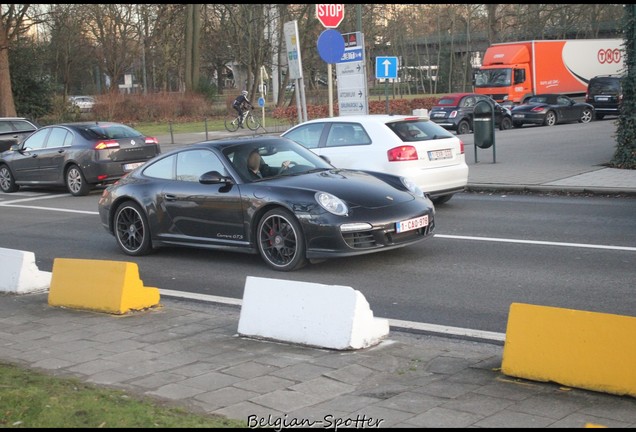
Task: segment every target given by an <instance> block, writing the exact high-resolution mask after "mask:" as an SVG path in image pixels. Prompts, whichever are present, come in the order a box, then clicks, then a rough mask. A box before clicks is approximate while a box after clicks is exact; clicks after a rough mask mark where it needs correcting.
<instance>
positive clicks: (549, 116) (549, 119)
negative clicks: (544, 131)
mask: <svg viewBox="0 0 636 432" xmlns="http://www.w3.org/2000/svg"><path fill="white" fill-rule="evenodd" d="M555 124H556V114H554V111H548V112H547V113H546V115H545V120H543V125H544V126H554V125H555Z"/></svg>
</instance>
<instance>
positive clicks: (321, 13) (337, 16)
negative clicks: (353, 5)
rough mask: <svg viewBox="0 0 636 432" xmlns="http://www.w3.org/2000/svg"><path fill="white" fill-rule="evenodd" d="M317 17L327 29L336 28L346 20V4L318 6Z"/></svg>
mask: <svg viewBox="0 0 636 432" xmlns="http://www.w3.org/2000/svg"><path fill="white" fill-rule="evenodd" d="M316 17H317V18H318V19H319V20H320V22H321V23H322V25H323V26H325V27H326V28H336V27H338V26H339V25H340V23H341V22H342V20H343V19H344V4H317V5H316Z"/></svg>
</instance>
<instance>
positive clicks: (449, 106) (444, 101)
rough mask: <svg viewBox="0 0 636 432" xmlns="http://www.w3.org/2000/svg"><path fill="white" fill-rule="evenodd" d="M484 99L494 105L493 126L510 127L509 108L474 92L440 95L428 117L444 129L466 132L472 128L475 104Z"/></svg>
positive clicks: (459, 132)
mask: <svg viewBox="0 0 636 432" xmlns="http://www.w3.org/2000/svg"><path fill="white" fill-rule="evenodd" d="M484 99H488V100H490V102H492V103H493V104H494V106H495V127H498V128H499V129H501V130H506V129H510V128H511V127H512V116H511V113H510V109H509V108H507V107H504V106H502V105H500V104H499V103H497V102H495V100H493V99H492V98H490V97H488V96H485V95H480V94H476V93H451V94H447V95H445V96H442V97H441V98H440V99H439V100H438V101H437V103H436V104H435V106H433V108H431V112H430V113H429V117H430V119H431V120H432V121H434V122H435V123H437V124H438V125H440V126H442V127H443V128H444V129H448V130H452V131H455V132H456V133H457V135H463V134H467V133H469V132H470V131H472V130H473V112H474V110H475V104H476V103H477V102H479V101H480V100H484Z"/></svg>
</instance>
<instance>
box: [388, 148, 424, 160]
mask: <svg viewBox="0 0 636 432" xmlns="http://www.w3.org/2000/svg"><path fill="white" fill-rule="evenodd" d="M386 153H387V155H388V157H389V162H401V161H410V160H417V159H418V157H417V150H415V147H413V146H399V147H394V148H392V149H391V150H389V151H387V152H386Z"/></svg>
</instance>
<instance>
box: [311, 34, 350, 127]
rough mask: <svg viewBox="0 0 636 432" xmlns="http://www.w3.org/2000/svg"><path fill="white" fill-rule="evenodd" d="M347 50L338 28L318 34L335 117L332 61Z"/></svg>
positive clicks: (330, 110) (319, 50)
mask: <svg viewBox="0 0 636 432" xmlns="http://www.w3.org/2000/svg"><path fill="white" fill-rule="evenodd" d="M344 50H345V43H344V39H343V38H342V35H341V34H340V32H339V31H338V30H335V29H327V30H324V31H323V32H322V33H320V36H318V54H320V58H322V59H323V60H324V61H325V62H327V84H328V88H329V117H333V79H332V77H331V75H332V72H331V70H332V67H331V64H332V63H336V62H338V61H339V60H340V58H341V57H342V53H344Z"/></svg>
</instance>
